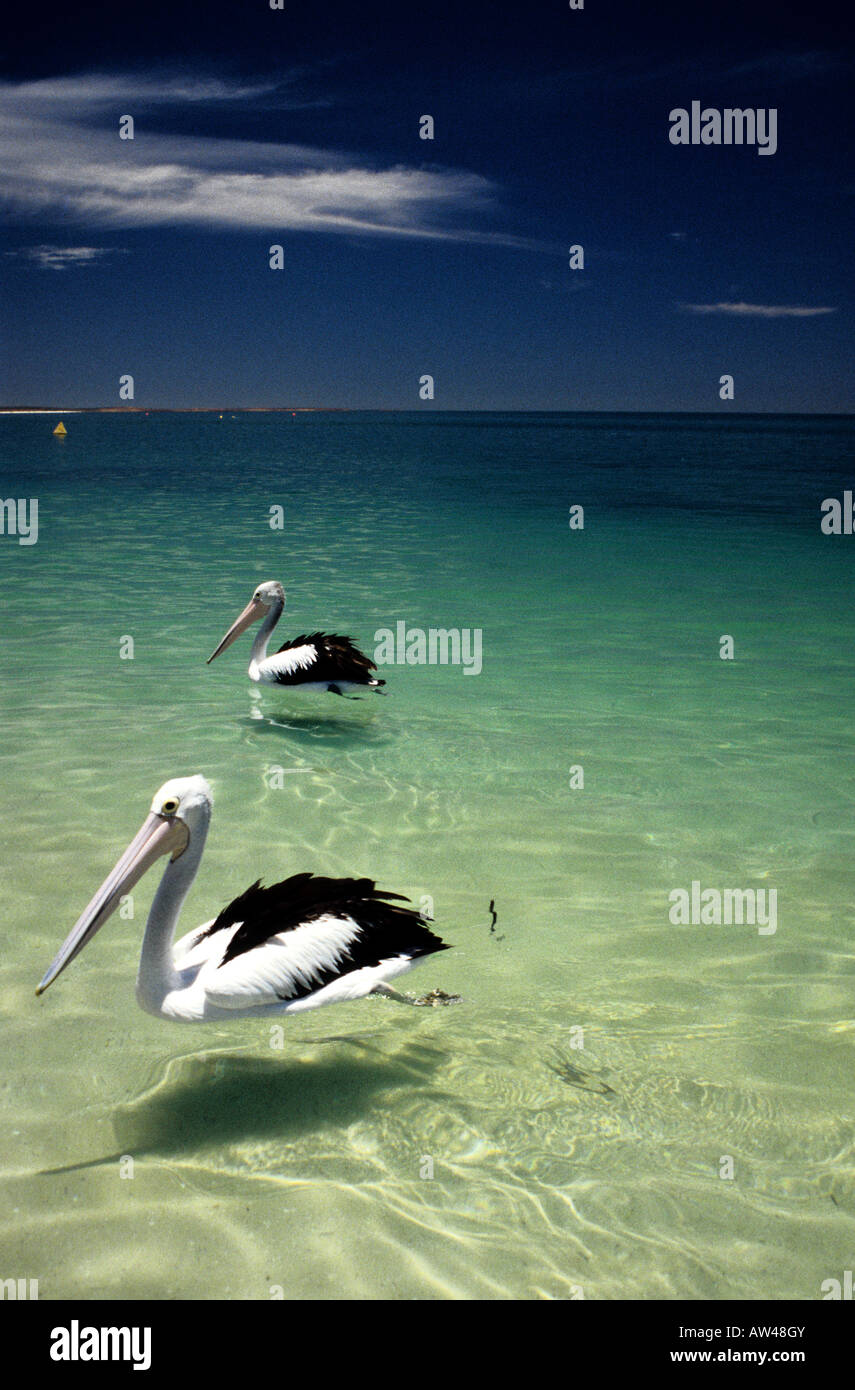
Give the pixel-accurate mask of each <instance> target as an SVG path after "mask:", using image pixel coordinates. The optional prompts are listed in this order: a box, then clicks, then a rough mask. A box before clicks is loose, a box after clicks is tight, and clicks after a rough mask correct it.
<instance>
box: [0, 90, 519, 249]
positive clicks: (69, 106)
mask: <svg viewBox="0 0 855 1390" xmlns="http://www.w3.org/2000/svg"><path fill="white" fill-rule="evenodd" d="M248 98H251V99H256V98H258V99H263V100H264V101H271V100H280V99H281V100H282V101H284V102H285V103H286V104H287V100H288V96H287V91H285V92H284V94H283V92H282V91H281V90H280V89H279V88H274V87H272V86H271V85H270V84H258V85H251V84H244V85H242V86H240V85H230V84H228V83H225V82H222V81H219V80H217V81H213V80H212V81H204V80H192V81H191V80H189V79H186V78H175V77H172V78H168V79H164V80H163V81H158V80H156V79H154V78H139V77H129V78H124V77H122V76H120V75H103V74H102V75H94V76H78V77H65V78H57V79H53V80H50V81H47V80H45V81H39V82H29V83H23V84H11V83H0V200H2V203H3V204H4V205H5V207H6V210H7V213H10V214H12V215H13V216H16V217H17V218H19V219H20V218H25V219H26V218H34V217H37V218H38V219H39V221H40V222H44V221H46V220H47V221H49V220H51V219H53V220H55V221H56V222H57V223H58V224H61V225H63V226H65V225H68V224H69V223H71V224H74V225H79V226H85V227H91V228H119V227H127V228H132V227H155V226H161V227H166V226H168V227H192V226H195V227H206V228H220V229H222V228H231V229H235V230H238V229H242V230H258V231H263V232H270V233H276V232H286V231H289V230H292V231H293V230H297V231H324V232H350V233H362V234H372V235H383V236H398V237H421V238H434V239H436V238H442V239H446V240H456V241H469V242H484V243H493V244H496V245H504V246H527V245H529V244H530V243H528V242H527V241H525V240H524V239H522V238H518V237H514V236H512V235H506V234H504V233H501V232H496V231H489V230H485V229H484V228H483V226H482V227H479V226H478V225H477V223H478V222H479V221H480V222H482V223H483V221H484V220H485V219H486V218H487V217H488V216H490V217H492V215H493V214H494V213H495V207H496V193H497V190H496V188H495V186H494V185H493V184H492V183H491V182H490V181H489V180H487V179H486V178H483V177H482V176H480V175H478V174H474V173H469V172H466V171H460V170H447V169H437V168H424V167H422V166H420V165H416V164H394V165H391V166H386V167H380V166H379V163H378V161H375V160H371V159H366V158H360V157H357V156H351V155H347V154H344V153H341V152H337V151H330V150H325V149H320V148H314V147H309V146H305V145H298V144H281V143H271V144H266V143H264V142H261V141H252V140H233V139H226V138H220V137H218V136H216V135H202V134H164V133H162V131H154V130H152V129H151V128H149V129H147V128H146V122H145V113H146V111H147V110H149V111H150V110H151V109H152V108H154V107H160V108H166V107H172V108H176V109H177V110H178V111H179V113H180V112H181V109H182V108H185V107H188V106H189V105H191V104H192V107H193V112H194V120H195V121H196V123H197V126H198V124H199V122H200V120H201V119H202V116H201V112H200V107H202V108H204V107H206V106H210V105H212V104H213V106H214V109H215V110H219V109H221V107H220V103H223V102H229V101H234V100H237V99H242V100H246V99H248ZM123 115H132V116H133V117H134V121H135V139H133V140H121V139H120V138H119V117H120V116H123ZM163 118H164V113H163V111H162V110H161V112H160V115H159V122H160V123H161V124H162V123H163ZM152 124H153V122H152Z"/></svg>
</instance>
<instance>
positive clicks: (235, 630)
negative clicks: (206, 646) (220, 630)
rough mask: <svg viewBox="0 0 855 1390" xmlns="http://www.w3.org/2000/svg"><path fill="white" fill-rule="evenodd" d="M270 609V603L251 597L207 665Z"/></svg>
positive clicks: (209, 658)
mask: <svg viewBox="0 0 855 1390" xmlns="http://www.w3.org/2000/svg"><path fill="white" fill-rule="evenodd" d="M268 611H269V607H268V604H266V603H262V601H261V599H259V598H253V599H250V601H249V603H248V604H247V605H246V608H245V609H244V610H243V612H242V613H241V615H240V617H239V618H236V619H235V621H234V622H233V623H232V625H231V627H230V628H229V630H228V632H227V633H226V635H225V637H224V638H223V640H222V642H221V643H220V645H219V646H218V647H217V649H216V651H213V652H212V653H211V655H210V656H209V657H208V660H207V661H206V662H205V665H206V666H210V664H211V662H212V661H213V660H214V657H215V656H219V655H220V652H224V651H225V650H226V647H230V646H231V645H232V642H234V640H235V638H236V637H240V635H241V633H242V632H246V630H247V628H248V627H252V625H253V623H257V622H258V620H259V618H263V617H264V615H265V613H267V612H268Z"/></svg>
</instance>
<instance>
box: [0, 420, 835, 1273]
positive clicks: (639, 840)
mask: <svg viewBox="0 0 855 1390" xmlns="http://www.w3.org/2000/svg"><path fill="white" fill-rule="evenodd" d="M53 423H54V422H53V420H51V419H50V418H49V417H38V416H36V417H27V418H11V417H5V418H2V419H0V445H2V457H3V470H2V478H3V496H4V497H11V496H14V497H38V498H39V528H40V529H39V539H38V543H37V544H36V545H33V546H19V545H18V544H17V541H16V540H15V538H14V537H11V536H8V535H6V536H2V537H0V583H2V593H3V616H4V621H3V624H2V632H0V669H1V670H2V688H0V713H1V714H2V721H3V724H2V727H3V731H4V737H3V739H2V743H0V824H2V827H3V830H2V877H3V887H4V903H3V905H4V913H3V925H2V954H1V955H0V982H1V984H0V1035H2V1055H3V1059H4V1066H3V1071H2V1083H0V1084H2V1090H0V1097H2V1107H3V1109H2V1121H3V1123H2V1136H3V1137H2V1153H0V1264H1V1265H2V1268H0V1275H2V1277H16V1278H23V1277H27V1278H37V1279H38V1280H39V1292H40V1296H41V1297H42V1298H65V1297H83V1298H101V1297H119V1298H191V1297H203V1298H219V1297H234V1298H267V1297H270V1294H271V1289H273V1290H274V1292H276V1291H277V1290H281V1291H282V1293H283V1294H284V1296H285V1297H286V1298H290V1297H299V1298H302V1297H324V1298H327V1297H329V1298H337V1297H364V1298H378V1297H395V1298H417V1299H422V1298H475V1297H479V1298H480V1297H486V1298H507V1297H514V1298H540V1297H546V1298H567V1297H571V1296H574V1295H578V1293H579V1291H580V1290H581V1291H582V1292H583V1293H584V1296H585V1297H586V1298H628V1297H640V1298H675V1297H687V1298H728V1297H736V1298H744V1299H759V1298H784V1297H789V1298H803V1299H812V1298H817V1297H819V1296H820V1285H821V1283H822V1281H823V1280H824V1279H827V1278H833V1277H837V1278H839V1277H841V1271H842V1270H843V1269H845V1268H849V1267H851V1252H852V1244H853V1233H855V1227H853V1217H855V1150H853V1141H855V1119H853V1083H852V1075H853V1063H855V1003H853V1000H855V950H853V945H852V942H853V906H852V904H853V900H855V894H853V887H855V884H854V883H853V879H854V878H855V871H854V870H853V858H852V852H853V848H855V843H853V833H855V777H853V771H852V760H851V751H852V730H853V713H855V710H854V709H853V706H855V697H853V689H855V687H853V675H855V659H853V651H855V646H854V645H853V638H855V631H853V629H855V619H853V603H852V599H853V583H852V574H853V547H855V537H846V536H840V537H828V536H824V535H822V533H821V531H820V526H819V520H820V511H819V507H820V503H821V501H822V500H823V498H825V497H828V496H842V493H843V490H844V489H845V488H846V487H851V484H852V469H851V460H852V456H853V443H855V422H853V421H852V420H851V419H843V418H837V419H807V418H800V417H786V418H773V417H762V418H756V419H753V418H750V417H727V418H724V417H722V416H716V417H674V416H670V417H656V416H635V417H630V416H626V417H621V416H601V417H596V416H560V415H558V416H556V415H545V416H523V415H519V416H500V415H483V416H480V415H479V416H466V415H461V416H441V415H433V416H429V417H425V416H417V415H412V416H408V415H361V414H356V415H347V414H342V415H321V414H318V415H300V416H297V417H295V418H293V419H292V418H291V417H282V416H271V415H261V414H257V415H256V414H250V415H237V416H236V417H234V418H230V417H229V416H226V418H225V419H223V420H220V419H219V418H218V417H217V416H216V415H198V416H196V415H193V416H171V415H161V414H152V415H149V416H144V415H130V416H122V417H119V416H115V415H71V416H68V417H66V423H67V425H68V429H69V435H68V438H67V439H66V440H65V441H63V442H60V441H57V440H55V439H53V437H52V435H51V429H52V427H53ZM576 503H579V504H582V505H583V506H584V507H585V527H584V530H582V531H571V530H570V529H569V527H568V508H569V507H570V506H571V505H573V504H576ZM277 505H278V506H282V507H283V508H284V514H285V528H284V530H281V531H274V530H271V528H270V525H269V522H268V518H269V509H270V507H271V506H277ZM270 578H279V579H281V580H282V581H283V582H284V584H285V586H286V589H287V591H288V609H287V610H286V614H285V616H284V618H283V621H282V624H281V630H282V632H283V639H284V637H285V636H286V635H289V634H290V635H294V634H296V633H298V632H305V631H311V630H313V629H315V628H327V629H332V630H334V631H343V632H347V633H350V634H351V635H352V636H353V637H354V638H355V639H356V640H357V642H359V643H360V645H362V646H363V647H364V648H365V649H366V650H369V651H370V650H372V649H373V645H374V642H373V639H374V634H375V632H376V631H378V630H379V629H380V628H382V627H387V626H394V624H395V622H396V621H398V620H399V619H404V620H405V621H406V622H407V624H408V625H409V626H410V627H421V628H425V629H427V628H429V627H446V628H449V627H459V628H470V629H471V628H480V629H481V630H482V632H483V670H482V672H481V674H480V675H478V676H468V675H465V674H464V673H463V671H462V669H460V668H459V667H458V668H453V667H449V666H445V667H443V666H434V667H432V666H393V667H390V668H389V669H387V670H386V671H384V672H383V674H384V675H385V676H386V678H387V680H388V683H389V684H388V689H389V696H388V698H387V699H383V700H381V699H380V698H374V699H372V700H371V701H367V700H366V701H365V702H363V703H361V704H359V703H346V702H344V701H340V700H335V699H334V697H331V696H327V697H315V698H314V699H312V698H310V697H304V698H303V700H302V701H300V700H299V699H298V698H297V697H294V696H291V697H288V696H283V695H279V694H277V693H275V692H262V693H261V695H260V696H259V693H258V692H257V691H256V690H254V689H253V688H252V687H251V685H250V682H249V681H248V679H247V677H246V674H245V673H246V665H247V662H248V658H249V639H248V638H243V639H241V642H240V643H239V644H238V645H236V646H235V647H234V648H232V649H231V650H230V651H229V652H227V653H225V654H224V655H223V656H222V657H221V658H220V659H219V660H218V661H217V663H216V664H215V665H213V666H211V667H206V666H205V658H206V657H207V656H208V655H209V654H210V652H211V650H212V649H213V647H214V646H215V645H216V643H217V642H218V640H219V638H220V637H221V636H222V634H223V632H224V631H225V629H226V627H227V626H228V625H229V623H230V622H231V621H232V619H233V618H234V617H235V616H236V614H237V612H238V611H239V610H240V609H241V608H242V607H243V606H244V604H245V603H246V601H247V599H248V598H249V595H250V593H251V591H252V588H253V586H254V585H255V584H256V583H258V582H259V581H260V580H263V579H270ZM722 634H730V635H731V636H733V638H734V642H735V660H733V661H722V660H720V658H719V639H720V637H721V636H722ZM126 636H132V637H133V639H134V659H133V660H121V659H120V658H119V652H120V641H121V639H122V638H123V637H126ZM578 766H581V767H582V768H583V769H584V787H583V788H580V787H574V786H573V785H572V783H573V781H574V780H578V779H574V776H573V773H572V769H573V768H574V767H578ZM276 768H281V769H282V773H281V776H276V774H275V772H273V773H272V771H271V770H273V769H276ZM197 771H199V772H203V773H204V774H205V775H206V776H207V777H208V778H209V779H210V781H211V782H212V784H213V787H214V793H215V810H214V820H213V825H212V830H211V835H210V837H209V840H208V847H207V850H206V854H205V858H204V861H203V864H202V868H201V871H200V874H199V877H198V879H197V881H196V883H195V885H194V887H193V890H192V892H191V895H190V897H189V899H188V901H187V903H186V905H185V909H184V913H183V915H182V925H183V926H185V927H186V928H189V927H190V926H192V925H194V924H195V923H197V922H201V921H204V920H205V919H207V918H209V917H211V916H212V915H214V913H215V912H216V911H218V910H219V908H220V907H221V906H222V905H223V904H224V903H225V902H227V901H228V900H229V899H230V898H231V897H233V896H235V895H236V894H237V893H238V892H239V891H241V890H242V889H243V888H245V887H246V886H247V885H248V884H249V883H250V882H252V881H253V880H254V879H255V878H256V877H259V876H261V877H264V878H266V879H267V880H268V881H271V880H275V879H277V878H282V877H285V876H286V875H288V874H290V873H293V872H296V871H298V870H301V869H313V870H315V871H317V872H321V873H332V874H351V873H357V874H368V875H370V876H371V877H374V878H376V879H377V880H378V881H379V882H381V883H382V884H383V885H384V886H386V887H388V888H391V889H394V890H397V891H400V892H404V893H407V894H408V895H410V896H411V897H412V898H413V899H414V900H415V901H416V902H418V901H419V900H420V899H421V898H422V897H424V896H429V897H430V898H431V899H432V900H433V905H434V911H435V916H436V925H437V930H438V931H439V932H440V933H441V934H442V935H443V937H444V938H445V939H446V940H448V941H450V942H452V943H453V945H454V947H455V949H454V950H453V951H449V952H447V953H445V954H444V955H442V956H441V957H436V958H434V959H433V960H431V961H429V962H428V963H426V964H425V965H424V966H422V967H421V968H420V969H419V971H418V972H415V973H413V974H412V975H411V976H410V977H409V978H408V979H407V980H406V981H405V982H404V983H405V987H407V988H409V987H412V988H413V989H417V990H420V991H421V990H426V989H430V988H432V987H434V986H436V987H440V988H442V989H444V990H446V991H447V992H449V993H451V992H454V993H459V994H461V995H462V996H463V1002H462V1003H461V1004H460V1005H457V1006H455V1007H453V1008H446V1009H435V1010H427V1009H425V1010H411V1009H404V1008H403V1007H401V1006H396V1005H394V1004H391V1003H387V1002H386V1001H380V1000H370V1001H364V1002H361V1003H357V1004H353V1005H343V1006H337V1007H336V1008H335V1009H327V1010H323V1011H319V1012H317V1013H313V1014H307V1015H304V1016H302V1017H299V1018H295V1019H291V1020H285V1021H284V1041H283V1045H282V1046H281V1047H278V1046H276V1045H275V1043H276V1042H277V1041H278V1040H277V1039H276V1038H273V1037H272V1036H271V1033H270V1028H269V1025H268V1024H265V1023H262V1022H261V1021H258V1022H253V1021H251V1020H250V1021H242V1022H236V1023H235V1024H233V1025H231V1026H230V1027H219V1026H207V1027H185V1028H179V1027H175V1026H170V1025H168V1024H165V1023H161V1022H159V1021H157V1020H155V1019H152V1018H149V1017H147V1016H146V1015H144V1014H143V1013H141V1012H140V1011H139V1010H138V1009H137V1008H136V1005H135V1003H134V997H133V985H134V977H135V973H136V963H137V957H138V952H139V945H140V939H141V931H142V925H143V921H144V917H145V913H146V912H147V910H148V905H149V902H150V899H151V893H152V888H153V885H154V882H155V880H156V875H154V874H153V875H151V876H150V877H149V878H147V879H146V880H144V881H143V882H142V883H141V884H140V885H139V887H138V888H137V889H136V890H135V894H134V907H135V914H136V915H135V918H134V920H120V919H119V918H118V917H116V918H114V919H113V920H112V921H111V923H110V924H109V925H108V926H107V927H106V928H105V929H104V931H103V932H102V933H101V934H100V935H99V937H98V939H97V941H96V942H95V943H94V944H93V945H92V946H91V947H90V948H89V949H88V950H87V951H86V952H85V953H84V954H83V955H82V956H81V957H80V958H79V959H78V960H77V961H75V962H74V963H73V964H72V966H71V967H70V968H69V970H68V971H67V972H66V973H65V974H64V975H63V977H62V979H61V980H60V981H58V982H57V983H56V984H55V985H54V986H53V987H52V988H51V990H50V991H49V992H48V993H47V994H46V995H45V996H44V997H43V998H42V999H39V1000H36V999H35V997H34V993H33V991H34V988H35V985H36V984H37V983H38V980H39V979H40V978H41V975H42V973H43V971H44V969H45V967H46V966H47V964H48V963H49V961H50V960H51V958H52V957H53V955H54V953H55V951H56V949H57V947H58V945H59V944H60V942H61V941H62V939H63V938H64V936H65V934H66V933H67V931H68V929H69V928H70V926H71V925H72V923H73V921H74V920H75V918H76V916H77V915H78V913H79V911H80V910H81V908H82V906H83V905H84V904H85V902H86V901H87V900H88V898H89V897H90V896H91V894H92V892H93V891H94V889H95V888H96V887H97V886H98V884H99V883H100V882H101V880H102V878H103V877H104V875H105V874H106V872H107V871H108V869H109V868H111V867H112V865H113V863H114V862H115V860H116V858H117V857H118V855H119V853H120V852H121V850H122V849H124V847H125V845H126V844H127V842H128V840H129V839H130V837H131V835H132V834H133V833H134V832H135V830H136V829H137V827H138V825H139V823H140V822H141V820H142V818H143V815H144V814H145V811H146V810H147V808H148V804H149V801H150V798H151V796H152V794H153V792H154V791H155V790H156V788H157V787H158V786H159V785H160V783H161V782H162V781H164V780H165V779H166V778H167V777H169V776H172V775H176V774H185V773H190V772H197ZM279 783H281V786H280V785H278V784H279ZM693 880H698V881H700V882H701V884H702V885H703V887H704V888H725V887H732V888H744V889H748V888H766V889H767V890H768V889H772V888H774V889H775V890H776V891H777V895H778V915H777V931H776V932H775V933H774V934H769V935H761V934H759V933H758V932H757V930H756V928H752V927H750V926H748V925H743V926H739V925H731V926H703V925H695V926H691V925H689V926H684V927H678V926H674V925H672V924H671V923H670V921H669V917H668V910H669V894H670V893H671V892H672V890H674V889H675V888H686V889H688V888H689V886H690V885H691V883H692V881H693ZM491 899H492V900H494V902H495V909H496V914H497V922H496V925H495V929H494V930H492V931H491V925H492V919H491V914H490V912H489V911H488V904H489V902H490V900H491ZM580 1030H581V1031H580ZM580 1042H581V1043H582V1044H583V1046H581V1047H580V1046H578V1044H579V1043H580ZM122 1156H125V1158H132V1159H133V1161H134V1162H133V1177H132V1178H131V1177H123V1176H122V1173H123V1172H127V1171H128V1170H129V1165H128V1164H127V1162H125V1163H124V1164H123V1163H122V1162H121V1159H122ZM725 1157H729V1158H730V1159H732V1165H733V1177H732V1178H723V1177H721V1176H720V1172H721V1170H722V1160H723V1158H725ZM431 1170H432V1173H433V1176H429V1174H430V1172H431Z"/></svg>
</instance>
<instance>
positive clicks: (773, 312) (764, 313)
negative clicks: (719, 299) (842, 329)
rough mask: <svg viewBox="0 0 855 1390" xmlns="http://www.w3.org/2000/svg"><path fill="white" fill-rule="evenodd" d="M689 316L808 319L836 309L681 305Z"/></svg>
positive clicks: (795, 305)
mask: <svg viewBox="0 0 855 1390" xmlns="http://www.w3.org/2000/svg"><path fill="white" fill-rule="evenodd" d="M679 307H680V308H681V309H686V310H687V311H688V312H689V313H691V314H735V315H737V316H739V317H743V318H752V317H753V318H758V319H810V318H816V316H817V315H818V314H836V313H837V309H836V307H830V306H825V305H823V306H821V307H817V308H811V307H808V306H804V305H800V304H744V303H742V302H740V303H738V304H723V303H722V304H681V305H680V306H679Z"/></svg>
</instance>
